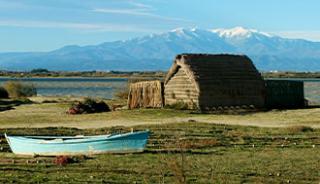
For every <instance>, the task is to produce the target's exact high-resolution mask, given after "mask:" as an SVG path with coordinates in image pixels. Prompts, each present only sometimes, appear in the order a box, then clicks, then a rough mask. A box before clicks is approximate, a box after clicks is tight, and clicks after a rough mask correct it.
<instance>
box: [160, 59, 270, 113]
mask: <svg viewBox="0 0 320 184" xmlns="http://www.w3.org/2000/svg"><path fill="white" fill-rule="evenodd" d="M164 85H165V86H164V87H165V89H164V98H165V104H166V105H174V104H177V103H184V104H186V105H187V106H188V108H189V109H200V110H212V109H215V108H219V107H222V108H224V107H231V106H244V105H246V106H254V107H257V108H260V107H263V106H264V101H265V84H264V80H263V78H262V77H261V75H260V73H259V72H258V71H257V69H256V68H255V66H254V65H253V63H252V61H251V60H250V59H249V58H248V57H247V56H243V55H224V54H221V55H211V54H181V55H178V56H177V57H176V58H175V61H174V64H173V65H172V67H171V68H170V70H169V72H168V74H167V76H166V79H165V82H164Z"/></svg>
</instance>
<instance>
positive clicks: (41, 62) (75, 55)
mask: <svg viewBox="0 0 320 184" xmlns="http://www.w3.org/2000/svg"><path fill="white" fill-rule="evenodd" d="M180 53H217V54H218V53H230V54H245V55H248V56H249V57H250V58H251V59H252V60H253V62H254V63H255V65H256V67H257V68H258V69H259V70H261V71H271V70H277V71H319V70H320V42H312V41H307V40H303V39H288V38H282V37H280V36H276V35H271V34H268V33H264V32H259V31H257V30H253V29H245V28H242V27H236V28H232V29H214V30H203V29H196V28H193V29H183V28H178V29H174V30H171V31H169V32H165V33H161V34H151V35H148V36H144V37H138V38H134V39H130V40H124V41H114V42H105V43H102V44H99V45H91V46H77V45H70V46H65V47H62V48H60V49H57V50H54V51H50V52H23V53H19V52H18V53H1V54H0V70H17V71H25V70H32V69H35V68H45V69H49V70H55V71H90V70H98V71H110V70H118V71H136V70H139V71H147V70H167V69H168V68H169V67H170V65H171V64H172V61H173V59H174V57H175V55H177V54H180Z"/></svg>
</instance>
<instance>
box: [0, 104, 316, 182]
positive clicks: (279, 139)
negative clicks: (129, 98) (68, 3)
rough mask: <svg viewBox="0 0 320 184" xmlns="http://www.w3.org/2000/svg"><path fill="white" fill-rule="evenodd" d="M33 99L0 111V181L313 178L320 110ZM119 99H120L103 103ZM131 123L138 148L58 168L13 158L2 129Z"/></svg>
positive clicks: (46, 131)
mask: <svg viewBox="0 0 320 184" xmlns="http://www.w3.org/2000/svg"><path fill="white" fill-rule="evenodd" d="M33 100H34V101H37V102H38V103H33V104H22V105H19V106H15V107H13V108H14V109H13V110H8V111H3V112H0V135H1V139H0V183H319V182H320V129H318V128H319V127H320V113H319V112H320V109H319V108H318V109H317V108H314V109H300V110H283V111H279V110H274V111H267V112H257V113H230V114H197V113H194V112H191V111H178V110H170V109H161V110H157V109H141V110H133V111H129V110H121V111H113V112H109V113H99V114H84V115H67V114H66V113H65V111H66V109H67V108H68V106H69V103H70V101H68V100H66V99H59V100H58V102H55V101H56V100H57V99H54V100H53V99H51V100H52V101H51V102H55V103H41V101H42V99H39V98H37V99H33ZM69 100H70V99H69ZM72 100H75V99H72ZM72 100H71V101H72ZM49 101H50V100H49ZM118 103H119V104H121V103H123V102H121V101H109V104H118ZM240 125H241V126H240ZM244 125H245V126H244ZM251 125H254V126H251ZM258 126H259V127H258ZM72 127H76V128H72ZM131 127H133V128H134V129H135V130H145V129H149V130H150V131H151V133H152V134H151V137H150V140H149V141H148V144H147V148H146V150H145V152H143V153H139V154H103V155H95V156H86V157H74V158H73V161H74V163H70V164H67V165H65V166H59V165H56V164H55V163H54V160H55V158H54V157H35V158H33V157H24V156H16V155H14V154H12V153H10V150H9V147H8V144H7V143H6V141H5V139H4V137H3V133H4V132H7V133H8V134H19V135H25V134H28V135H32V134H37V135H78V134H82V135H92V134H102V133H111V132H112V133H120V132H127V131H130V129H131Z"/></svg>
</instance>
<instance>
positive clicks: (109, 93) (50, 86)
mask: <svg viewBox="0 0 320 184" xmlns="http://www.w3.org/2000/svg"><path fill="white" fill-rule="evenodd" d="M8 80H19V81H23V82H26V83H31V84H34V85H35V86H36V88H37V91H38V95H42V96H67V95H70V96H71V95H72V96H89V97H102V98H109V99H110V98H114V93H115V92H117V91H119V90H123V89H125V88H126V87H127V83H128V79H124V78H18V79H15V78H5V77H0V85H2V84H3V83H4V82H5V81H8ZM279 80H299V81H304V85H305V96H306V97H307V98H309V99H311V100H312V101H315V102H317V103H320V79H279Z"/></svg>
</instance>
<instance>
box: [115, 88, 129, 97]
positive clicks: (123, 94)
mask: <svg viewBox="0 0 320 184" xmlns="http://www.w3.org/2000/svg"><path fill="white" fill-rule="evenodd" d="M128 95H129V90H128V88H126V89H123V90H119V91H117V92H116V93H115V94H114V96H116V97H117V98H118V99H128Z"/></svg>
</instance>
